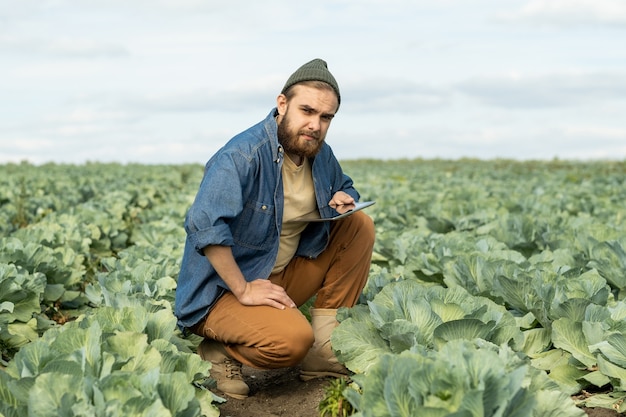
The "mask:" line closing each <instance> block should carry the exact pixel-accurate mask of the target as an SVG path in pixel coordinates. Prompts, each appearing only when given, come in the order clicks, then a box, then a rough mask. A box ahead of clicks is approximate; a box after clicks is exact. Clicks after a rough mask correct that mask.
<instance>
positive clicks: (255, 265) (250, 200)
mask: <svg viewBox="0 0 626 417" xmlns="http://www.w3.org/2000/svg"><path fill="white" fill-rule="evenodd" d="M340 100H341V95H340V93H339V87H338V85H337V82H336V80H335V78H334V77H333V75H332V74H331V73H330V72H329V71H328V68H327V65H326V62H325V61H323V60H321V59H315V60H313V61H311V62H308V63H306V64H304V65H303V66H302V67H300V68H299V69H298V70H297V71H296V72H295V73H293V74H292V75H291V77H289V79H288V80H287V82H286V84H285V86H284V88H283V90H282V92H281V93H280V95H278V97H277V99H276V108H274V109H273V110H272V111H271V112H270V113H269V115H268V116H267V117H266V118H265V120H263V121H261V122H260V123H258V124H256V125H255V126H253V127H251V128H249V129H248V130H246V131H244V132H242V133H240V134H239V135H237V136H235V137H234V138H233V139H231V140H230V141H229V142H228V143H227V144H226V145H225V146H224V147H223V148H222V149H220V150H219V151H218V152H217V153H216V154H215V155H214V156H213V157H212V158H211V159H210V160H209V162H208V163H207V164H206V167H205V173H204V177H203V180H202V183H201V184H200V189H199V191H198V194H197V195H196V198H195V200H194V202H193V204H192V206H191V208H190V210H189V212H188V214H187V217H186V220H185V229H186V231H187V240H186V245H185V252H184V256H183V260H182V265H181V271H180V275H179V278H178V288H177V290H176V315H177V317H178V323H179V326H180V327H181V328H183V329H186V330H189V331H191V332H193V333H196V334H198V335H200V336H203V337H204V338H205V339H204V341H203V342H202V343H201V344H200V346H199V347H198V353H199V355H200V356H201V357H202V358H203V359H204V360H208V361H211V362H212V369H211V376H212V377H213V378H214V379H215V380H216V381H217V387H218V389H219V390H221V391H222V392H224V393H225V394H226V395H229V396H231V397H234V398H239V399H243V398H246V397H247V395H248V393H249V389H248V386H247V385H246V383H245V381H244V380H243V378H242V376H241V366H242V364H245V365H248V366H251V367H255V368H260V369H272V368H281V367H291V366H295V365H298V364H301V371H300V372H301V374H300V376H301V378H302V379H303V380H307V379H311V378H317V377H323V376H341V375H343V374H346V373H347V370H346V369H345V368H344V367H343V365H341V364H340V363H339V362H338V361H337V359H336V357H335V355H334V354H333V352H332V349H331V346H330V335H331V332H332V330H333V329H334V327H335V326H336V325H337V321H336V317H335V316H336V312H337V309H338V308H339V307H344V306H347V307H350V306H353V305H354V304H355V303H356V301H357V299H358V297H359V295H360V293H361V290H362V289H363V286H364V285H365V282H366V280H367V276H368V273H369V267H370V260H371V254H372V247H373V244H374V226H373V222H372V221H371V219H370V218H369V217H368V216H367V215H365V214H363V212H355V213H354V214H352V215H350V216H348V217H346V218H344V219H341V220H337V221H334V222H329V221H324V222H309V223H307V222H301V221H294V219H296V218H297V217H299V216H301V215H304V214H307V213H310V212H312V211H313V212H316V213H319V215H320V216H321V217H323V218H325V217H331V216H332V214H333V213H335V212H336V211H339V212H342V211H345V210H347V209H350V208H351V207H353V206H354V203H355V202H356V201H357V200H358V198H359V194H358V192H357V191H356V190H355V188H354V187H353V183H352V180H351V179H350V178H349V177H348V176H347V175H345V174H344V173H343V171H342V169H341V167H340V165H339V163H338V162H337V160H336V158H335V156H334V155H333V152H332V150H331V148H330V147H329V146H328V144H326V142H325V137H326V132H327V131H328V128H329V126H330V123H331V120H332V119H333V117H334V116H335V113H336V112H337V110H338V108H339V104H340ZM313 296H316V298H315V302H314V304H313V307H312V308H311V323H309V322H308V320H307V319H306V317H305V316H304V315H303V314H302V313H301V312H300V311H299V310H298V307H299V306H301V305H303V304H304V303H305V302H307V301H308V300H309V299H311V297H313Z"/></svg>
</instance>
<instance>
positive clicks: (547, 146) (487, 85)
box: [0, 0, 626, 164]
mask: <svg viewBox="0 0 626 417" xmlns="http://www.w3.org/2000/svg"><path fill="white" fill-rule="evenodd" d="M625 39H626V0H437V1H434V0H334V1H333V0H319V1H316V2H297V1H293V0H264V1H256V0H255V1H253V0H229V1H219V2H218V1H214V0H19V1H10V0H0V80H1V81H0V163H8V162H21V161H28V162H30V163H33V164H43V163H47V162H54V163H72V164H82V163H86V162H119V163H148V164H153V163H154V164H157V163H158V164H161V163H166V164H179V163H205V162H206V161H207V160H208V159H209V158H210V157H211V155H212V154H213V153H215V152H216V151H217V150H218V149H219V148H220V147H221V146H222V145H223V144H224V143H225V142H226V141H228V139H230V138H231V137H232V136H234V135H236V134H237V133H239V132H241V131H243V130H245V129H247V128H248V127H250V126H252V125H254V124H255V123H257V122H259V121H261V120H263V119H264V118H265V117H266V116H267V114H268V113H269V112H270V110H271V109H272V108H273V107H274V105H275V103H276V96H277V95H278V94H279V93H280V90H281V89H282V86H283V84H284V83H285V81H286V80H287V78H288V77H289V76H290V75H291V74H292V73H293V72H294V71H295V70H296V69H297V68H298V67H299V66H300V65H302V64H304V63H305V62H308V61H310V60H311V59H314V58H322V59H324V60H326V61H327V63H328V67H329V69H330V71H331V72H332V73H333V75H334V76H335V78H336V79H337V81H338V83H339V87H340V90H341V95H342V102H341V108H340V109H339V112H338V113H337V115H336V117H335V118H334V120H333V122H332V124H331V127H330V129H329V132H328V135H327V138H326V140H327V142H328V143H329V144H330V145H331V146H332V148H333V150H334V152H335V154H336V156H337V157H338V158H339V159H340V160H347V159H361V158H374V159H386V160H387V159H389V160H391V159H400V158H424V159H432V158H444V159H458V158H478V159H493V158H511V159H518V160H537V159H539V160H551V159H554V158H559V159H568V160H569V159H574V160H620V161H624V160H626V47H625V46H624V45H625V44H624V40H625Z"/></svg>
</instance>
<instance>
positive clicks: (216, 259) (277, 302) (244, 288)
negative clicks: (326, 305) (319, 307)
mask: <svg viewBox="0 0 626 417" xmlns="http://www.w3.org/2000/svg"><path fill="white" fill-rule="evenodd" d="M204 255H205V256H206V257H207V259H208V260H209V262H211V264H212V265H213V267H214V268H215V271H217V273H218V274H219V276H220V277H221V278H222V279H223V280H224V282H225V283H226V285H228V288H230V290H231V291H232V293H233V295H234V296H235V297H237V300H238V301H239V302H240V303H241V304H243V305H247V306H258V305H268V306H271V307H276V308H278V309H281V310H284V309H285V308H286V307H288V308H294V307H296V304H295V303H294V302H293V300H292V299H291V298H289V296H288V295H287V293H286V292H285V289H284V288H283V287H281V286H280V285H276V284H273V283H272V282H271V281H269V280H267V279H257V280H254V281H252V282H246V280H245V278H244V276H243V274H242V273H241V270H240V269H239V266H238V265H237V262H235V258H234V257H233V252H232V250H231V248H230V247H228V246H207V247H205V248H204Z"/></svg>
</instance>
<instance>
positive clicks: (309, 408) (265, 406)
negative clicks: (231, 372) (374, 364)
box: [216, 366, 620, 417]
mask: <svg viewBox="0 0 626 417" xmlns="http://www.w3.org/2000/svg"><path fill="white" fill-rule="evenodd" d="M298 371H299V370H298V369H297V368H288V369H279V370H274V371H258V370H256V369H252V368H248V367H246V366H244V367H243V376H244V379H245V381H246V383H248V385H249V386H250V397H248V398H247V399H246V400H236V399H234V398H230V397H225V396H224V398H226V399H227V400H228V401H226V402H225V403H223V404H220V405H219V409H220V417H319V411H318V405H319V403H320V401H321V400H322V399H323V398H324V389H325V388H326V386H327V385H328V384H329V382H330V380H329V379H318V380H312V381H307V382H302V381H300V378H298ZM216 393H217V394H219V392H216ZM585 412H586V413H587V415H589V416H590V417H617V416H620V414H618V413H617V412H615V411H612V410H608V409H604V408H596V409H585Z"/></svg>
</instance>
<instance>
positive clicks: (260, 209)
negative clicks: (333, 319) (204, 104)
mask: <svg viewBox="0 0 626 417" xmlns="http://www.w3.org/2000/svg"><path fill="white" fill-rule="evenodd" d="M276 114H277V113H276V109H273V110H272V111H271V112H270V113H269V114H268V116H267V117H266V118H265V120H263V121H262V122H260V123H258V124H256V125H255V126H252V127H251V128H249V129H248V130H246V131H244V132H242V133H240V134H239V135H237V136H235V137H234V138H232V139H231V140H230V141H229V142H228V143H227V144H226V145H224V147H223V148H222V149H220V150H219V151H218V152H217V153H216V154H215V155H214V156H213V157H212V158H211V159H210V160H209V161H208V162H207V164H206V167H205V171H204V177H203V179H202V182H201V184H200V189H199V190H198V193H197V195H196V198H195V200H194V202H193V204H192V205H191V208H190V209H189V211H188V213H187V216H186V219H185V230H186V232H187V239H186V242H185V251H184V254H183V259H182V264H181V269H180V273H179V276H178V287H177V289H176V303H175V314H176V316H177V317H178V325H179V327H180V328H181V329H185V328H188V327H191V326H193V325H194V324H196V323H198V322H199V321H200V320H201V319H203V318H204V317H205V316H206V315H207V314H208V312H209V310H210V309H211V307H212V306H213V304H214V303H215V302H216V301H217V299H218V298H219V297H220V296H221V295H222V294H223V293H224V292H225V291H228V287H227V285H226V284H225V283H224V281H223V280H222V279H221V278H220V277H219V276H218V274H217V273H216V271H215V269H214V268H213V266H212V265H211V264H210V262H209V261H208V259H207V258H206V256H204V253H203V248H205V247H206V246H208V245H224V246H230V247H231V248H232V251H233V255H234V257H235V260H236V261H237V264H238V265H239V268H240V269H241V271H242V273H243V275H244V277H245V279H246V281H252V280H255V279H258V278H268V277H269V275H270V273H271V270H272V268H273V267H274V263H275V261H276V255H277V254H278V244H279V238H280V230H281V227H282V219H283V186H282V175H281V167H282V164H283V158H284V150H283V148H282V146H281V145H280V144H279V143H278V137H277V135H276V131H277V125H276V121H275V119H274V117H275V115H276ZM312 173H313V184H314V187H315V197H316V200H317V207H318V209H319V210H320V215H321V216H322V217H330V216H331V215H332V213H333V212H334V210H333V209H332V208H330V207H328V202H329V201H330V200H331V198H332V196H333V195H334V194H335V193H336V192H337V191H344V192H346V193H348V194H349V195H351V196H352V197H354V198H355V200H358V198H359V194H358V192H357V191H356V190H355V189H354V187H353V184H352V180H351V179H350V177H348V176H347V175H345V174H344V173H343V171H342V169H341V167H340V165H339V162H338V161H337V159H336V158H335V156H334V154H333V152H332V149H331V148H330V146H328V144H326V143H324V145H323V146H322V149H321V150H320V152H319V153H318V154H317V155H316V156H315V158H314V160H313V161H312ZM329 223H330V222H317V223H310V224H309V225H308V226H307V228H306V229H305V230H304V232H303V233H302V237H301V240H300V245H299V247H298V250H297V252H296V256H304V257H310V258H315V257H317V256H318V255H319V254H320V253H321V252H322V251H323V250H324V249H325V248H326V245H327V244H328V236H329V234H330V224H329ZM303 279H306V278H304V277H303Z"/></svg>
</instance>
